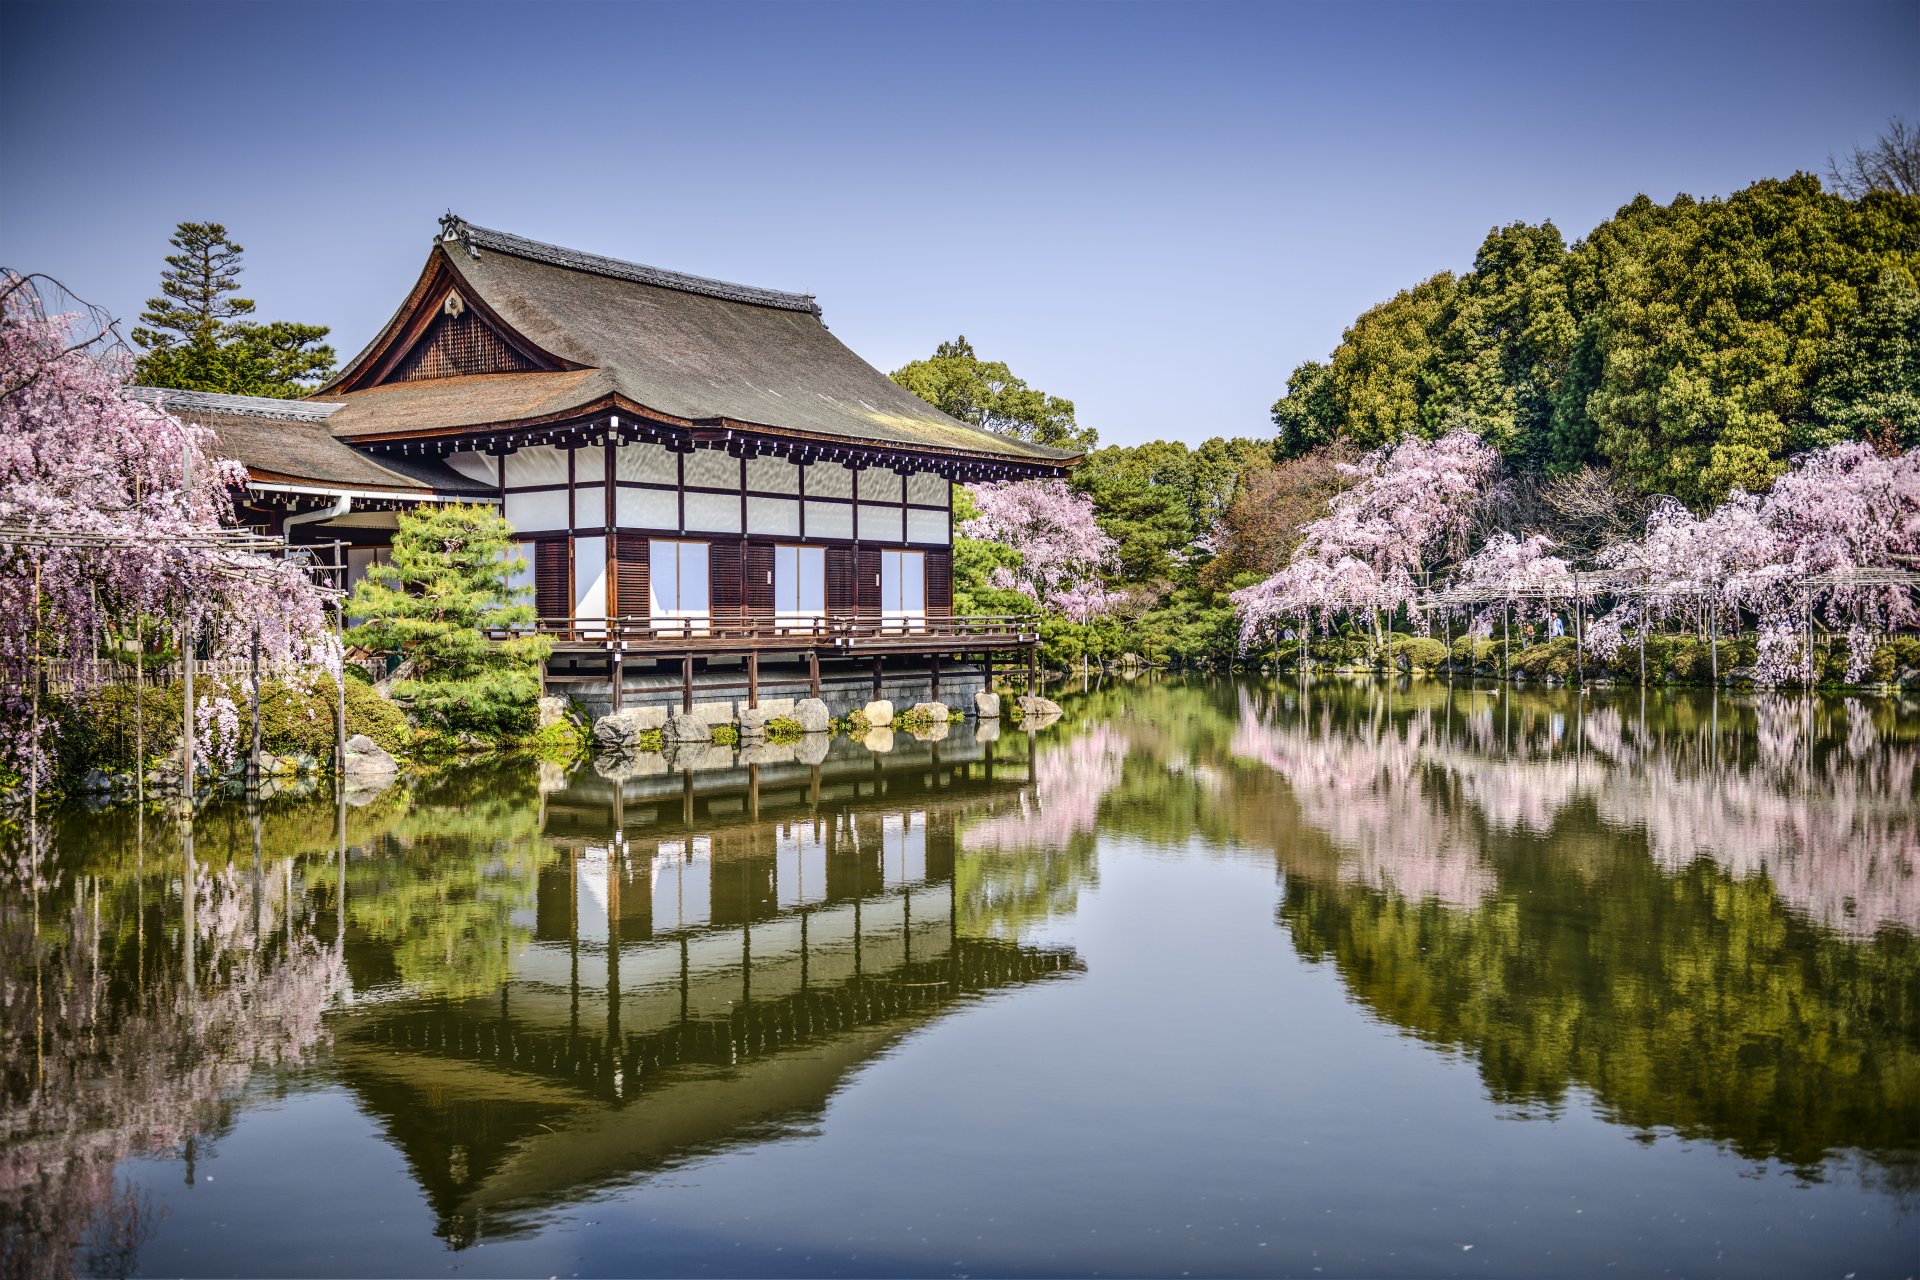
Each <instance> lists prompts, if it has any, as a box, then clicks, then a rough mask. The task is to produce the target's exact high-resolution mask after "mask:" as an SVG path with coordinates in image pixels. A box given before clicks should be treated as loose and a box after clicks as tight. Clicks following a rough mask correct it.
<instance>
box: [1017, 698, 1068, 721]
mask: <svg viewBox="0 0 1920 1280" xmlns="http://www.w3.org/2000/svg"><path fill="white" fill-rule="evenodd" d="M1019 706H1020V715H1021V718H1023V719H1027V718H1032V719H1041V720H1052V719H1055V718H1057V717H1058V716H1059V714H1060V704H1059V703H1057V702H1055V701H1054V700H1053V699H1052V698H1035V697H1031V696H1029V697H1023V698H1021V699H1020V703H1019Z"/></svg>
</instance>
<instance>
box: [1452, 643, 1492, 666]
mask: <svg viewBox="0 0 1920 1280" xmlns="http://www.w3.org/2000/svg"><path fill="white" fill-rule="evenodd" d="M1452 656H1453V660H1454V661H1455V662H1459V663H1471V664H1472V665H1474V666H1476V667H1477V666H1480V665H1481V664H1482V663H1487V662H1498V661H1499V660H1500V642H1499V641H1498V640H1476V639H1474V638H1473V637H1472V636H1461V637H1460V638H1459V639H1458V640H1455V641H1454V642H1453V655H1452Z"/></svg>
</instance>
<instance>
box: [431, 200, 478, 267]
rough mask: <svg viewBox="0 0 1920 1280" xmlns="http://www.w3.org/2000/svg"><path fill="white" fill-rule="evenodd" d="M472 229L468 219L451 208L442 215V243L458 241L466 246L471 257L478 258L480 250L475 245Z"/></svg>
mask: <svg viewBox="0 0 1920 1280" xmlns="http://www.w3.org/2000/svg"><path fill="white" fill-rule="evenodd" d="M471 230H472V228H470V227H469V226H468V225H467V220H466V219H465V218H463V217H461V216H460V215H459V214H457V213H455V212H454V211H453V210H451V209H449V210H447V211H446V213H444V214H442V215H441V217H440V241H441V243H442V244H453V243H455V242H456V241H457V242H458V243H460V244H461V245H463V246H465V247H466V250H467V256H468V257H469V258H477V257H479V256H480V251H479V250H478V249H476V248H474V247H473V237H472V236H471V234H470V232H471Z"/></svg>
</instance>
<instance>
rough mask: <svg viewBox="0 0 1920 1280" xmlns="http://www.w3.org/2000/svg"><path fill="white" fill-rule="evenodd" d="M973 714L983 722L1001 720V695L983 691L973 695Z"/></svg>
mask: <svg viewBox="0 0 1920 1280" xmlns="http://www.w3.org/2000/svg"><path fill="white" fill-rule="evenodd" d="M973 713H974V714H975V715H977V716H979V717H980V718H981V719H982V720H998V719H999V718H1000V695H999V694H997V693H988V692H985V691H982V692H980V693H976V694H974V695H973Z"/></svg>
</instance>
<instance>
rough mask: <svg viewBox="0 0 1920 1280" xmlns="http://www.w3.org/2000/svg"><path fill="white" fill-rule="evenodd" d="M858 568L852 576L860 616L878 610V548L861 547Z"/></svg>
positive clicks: (876, 613)
mask: <svg viewBox="0 0 1920 1280" xmlns="http://www.w3.org/2000/svg"><path fill="white" fill-rule="evenodd" d="M859 551H860V568H859V571H858V572H857V573H855V574H854V578H853V597H854V599H855V600H856V601H858V602H859V607H860V614H861V616H862V617H866V616H868V615H874V616H878V614H879V612H880V548H878V547H861V548H859Z"/></svg>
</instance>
